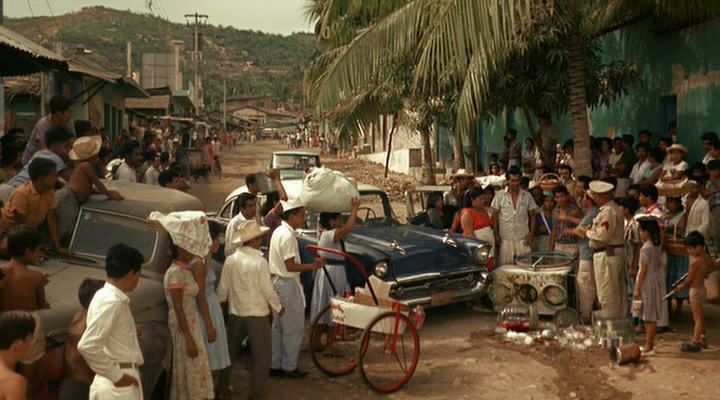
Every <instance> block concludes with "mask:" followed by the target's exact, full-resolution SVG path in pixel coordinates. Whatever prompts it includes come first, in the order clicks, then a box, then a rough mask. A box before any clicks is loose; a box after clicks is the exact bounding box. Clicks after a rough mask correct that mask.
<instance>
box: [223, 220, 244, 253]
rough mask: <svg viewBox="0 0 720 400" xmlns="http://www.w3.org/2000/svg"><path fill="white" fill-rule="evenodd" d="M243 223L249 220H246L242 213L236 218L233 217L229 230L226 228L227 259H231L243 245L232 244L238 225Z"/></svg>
mask: <svg viewBox="0 0 720 400" xmlns="http://www.w3.org/2000/svg"><path fill="white" fill-rule="evenodd" d="M242 221H247V218H245V216H244V215H243V213H242V212H239V213H238V214H237V215H236V216H234V217H232V219H231V220H230V222H228V225H227V228H225V257H230V256H231V255H233V254H234V253H235V250H237V249H238V247H240V246H242V244H233V243H232V241H233V238H234V237H235V231H236V230H237V225H238V224H239V223H240V222H242Z"/></svg>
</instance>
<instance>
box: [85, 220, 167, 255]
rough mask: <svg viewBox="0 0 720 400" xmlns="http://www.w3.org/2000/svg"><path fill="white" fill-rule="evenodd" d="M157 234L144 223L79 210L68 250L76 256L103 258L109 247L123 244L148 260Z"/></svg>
mask: <svg viewBox="0 0 720 400" xmlns="http://www.w3.org/2000/svg"><path fill="white" fill-rule="evenodd" d="M156 239H157V232H156V231H155V230H154V229H153V228H152V227H151V226H150V225H148V224H147V223H145V222H144V221H141V220H137V219H134V218H130V217H126V216H122V215H116V214H109V213H106V212H102V211H95V210H87V209H83V210H82V212H81V214H80V219H79V222H78V226H77V229H76V231H75V235H74V237H73V241H72V245H71V250H72V251H73V252H75V253H77V254H80V255H92V256H97V257H105V255H106V254H107V251H108V250H109V249H110V247H112V246H114V245H116V244H118V243H124V244H126V245H128V246H130V247H134V248H136V249H138V250H139V251H140V253H142V255H143V257H144V258H145V261H148V260H150V259H151V258H152V255H153V250H154V249H155V241H156Z"/></svg>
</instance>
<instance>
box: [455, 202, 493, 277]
mask: <svg viewBox="0 0 720 400" xmlns="http://www.w3.org/2000/svg"><path fill="white" fill-rule="evenodd" d="M491 197H492V189H480V188H472V189H470V191H468V195H467V201H466V203H465V208H464V209H463V210H462V211H461V212H460V224H461V226H462V232H463V236H465V237H471V238H476V239H480V240H483V241H485V242H487V243H489V244H490V245H491V246H493V248H492V249H491V250H490V254H491V259H490V261H488V270H489V271H492V270H493V268H494V262H493V259H492V255H493V254H495V233H494V232H493V216H492V210H491V209H490V208H489V206H490V203H491Z"/></svg>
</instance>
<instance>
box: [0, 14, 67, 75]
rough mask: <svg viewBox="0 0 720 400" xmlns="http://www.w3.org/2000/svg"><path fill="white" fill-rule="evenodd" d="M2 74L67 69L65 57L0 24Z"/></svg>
mask: <svg viewBox="0 0 720 400" xmlns="http://www.w3.org/2000/svg"><path fill="white" fill-rule="evenodd" d="M0 58H2V59H3V60H13V61H15V62H2V63H0V76H13V75H27V74H32V73H35V72H39V71H41V70H43V69H49V68H61V69H65V58H64V57H63V56H62V55H60V54H57V53H55V52H54V51H51V50H48V49H46V48H44V47H42V46H41V45H39V44H37V43H35V42H33V41H32V40H30V39H28V38H26V37H24V36H22V35H20V34H18V33H16V32H14V31H11V30H10V29H7V28H5V27H4V26H0Z"/></svg>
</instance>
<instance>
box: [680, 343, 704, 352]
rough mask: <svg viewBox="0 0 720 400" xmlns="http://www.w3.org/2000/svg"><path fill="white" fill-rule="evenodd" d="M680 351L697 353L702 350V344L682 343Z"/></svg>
mask: <svg viewBox="0 0 720 400" xmlns="http://www.w3.org/2000/svg"><path fill="white" fill-rule="evenodd" d="M680 351H682V352H683V353H699V352H701V351H702V345H701V344H700V343H695V342H691V343H683V344H682V346H680Z"/></svg>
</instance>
